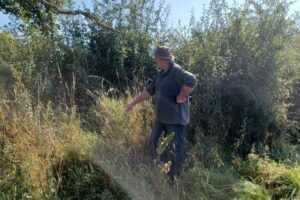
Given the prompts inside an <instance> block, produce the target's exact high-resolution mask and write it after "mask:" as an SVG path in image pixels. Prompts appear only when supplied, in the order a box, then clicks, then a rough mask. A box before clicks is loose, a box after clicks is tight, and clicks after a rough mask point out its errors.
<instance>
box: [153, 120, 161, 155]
mask: <svg viewBox="0 0 300 200" xmlns="http://www.w3.org/2000/svg"><path fill="white" fill-rule="evenodd" d="M163 131H164V126H163V124H161V123H158V122H155V123H154V125H153V127H152V131H151V135H150V149H151V153H152V155H153V156H154V157H157V153H156V149H157V146H158V141H159V137H160V136H161V134H162V132H163Z"/></svg>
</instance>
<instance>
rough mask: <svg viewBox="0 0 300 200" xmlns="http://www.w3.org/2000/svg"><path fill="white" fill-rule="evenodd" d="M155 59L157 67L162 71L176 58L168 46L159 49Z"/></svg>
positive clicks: (156, 51)
mask: <svg viewBox="0 0 300 200" xmlns="http://www.w3.org/2000/svg"><path fill="white" fill-rule="evenodd" d="M154 57H155V63H156V65H157V66H158V67H160V68H162V69H166V68H167V67H168V66H169V64H170V62H172V61H174V58H175V57H174V56H173V55H172V51H171V49H170V48H169V47H166V46H159V47H157V48H156V50H155V52H154Z"/></svg>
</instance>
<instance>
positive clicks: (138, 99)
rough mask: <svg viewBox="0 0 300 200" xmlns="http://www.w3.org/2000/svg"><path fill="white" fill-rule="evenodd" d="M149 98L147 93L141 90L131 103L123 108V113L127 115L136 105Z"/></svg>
mask: <svg viewBox="0 0 300 200" xmlns="http://www.w3.org/2000/svg"><path fill="white" fill-rule="evenodd" d="M149 97H150V94H149V92H148V91H147V90H146V89H145V90H143V91H142V92H141V93H140V94H139V95H138V96H137V97H136V98H135V99H134V100H133V101H132V102H131V103H129V104H127V105H126V107H125V108H124V113H125V114H127V113H128V112H129V110H131V109H132V108H133V107H134V106H135V105H136V104H138V103H140V102H142V101H145V100H146V99H148V98H149Z"/></svg>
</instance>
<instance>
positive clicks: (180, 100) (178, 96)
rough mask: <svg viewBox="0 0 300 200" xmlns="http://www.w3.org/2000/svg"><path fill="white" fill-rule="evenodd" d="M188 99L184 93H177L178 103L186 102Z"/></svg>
mask: <svg viewBox="0 0 300 200" xmlns="http://www.w3.org/2000/svg"><path fill="white" fill-rule="evenodd" d="M186 100H187V97H186V96H182V95H177V96H176V101H177V103H184V102H186Z"/></svg>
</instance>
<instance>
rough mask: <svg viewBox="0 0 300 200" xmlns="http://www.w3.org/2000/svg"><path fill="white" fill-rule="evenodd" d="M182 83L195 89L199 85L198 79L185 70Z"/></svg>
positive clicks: (182, 74)
mask: <svg viewBox="0 0 300 200" xmlns="http://www.w3.org/2000/svg"><path fill="white" fill-rule="evenodd" d="M181 72H182V73H181V77H182V83H183V84H184V85H186V86H188V87H195V86H196V84H197V78H196V76H195V75H194V74H192V73H191V72H188V71H186V70H184V69H182V71H181Z"/></svg>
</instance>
